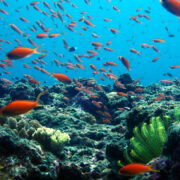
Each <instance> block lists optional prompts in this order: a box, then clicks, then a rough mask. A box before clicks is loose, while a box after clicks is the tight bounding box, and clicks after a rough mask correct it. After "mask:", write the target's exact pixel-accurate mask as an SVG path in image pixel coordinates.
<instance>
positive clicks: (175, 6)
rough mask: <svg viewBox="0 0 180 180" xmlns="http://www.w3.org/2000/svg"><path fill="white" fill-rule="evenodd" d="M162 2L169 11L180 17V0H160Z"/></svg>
mask: <svg viewBox="0 0 180 180" xmlns="http://www.w3.org/2000/svg"><path fill="white" fill-rule="evenodd" d="M160 3H161V4H162V5H163V7H164V8H166V10H167V11H169V12H171V13H172V14H174V15H176V16H179V17H180V1H179V0H160Z"/></svg>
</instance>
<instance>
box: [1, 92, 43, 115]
mask: <svg viewBox="0 0 180 180" xmlns="http://www.w3.org/2000/svg"><path fill="white" fill-rule="evenodd" d="M45 93H46V91H44V92H42V93H40V94H39V95H38V96H37V98H36V101H28V100H16V101H13V102H11V103H10V104H8V105H7V106H5V107H3V108H2V109H0V115H2V116H17V115H20V114H24V113H28V112H30V111H31V110H32V109H34V108H35V107H38V106H41V105H39V104H38V100H39V98H40V96H42V95H43V94H45Z"/></svg>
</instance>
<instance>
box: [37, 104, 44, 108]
mask: <svg viewBox="0 0 180 180" xmlns="http://www.w3.org/2000/svg"><path fill="white" fill-rule="evenodd" d="M42 106H44V105H42V104H36V107H42Z"/></svg>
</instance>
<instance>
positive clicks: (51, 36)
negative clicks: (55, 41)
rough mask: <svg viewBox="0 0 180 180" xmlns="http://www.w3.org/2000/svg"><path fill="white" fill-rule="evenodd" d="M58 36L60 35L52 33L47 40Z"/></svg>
mask: <svg viewBox="0 0 180 180" xmlns="http://www.w3.org/2000/svg"><path fill="white" fill-rule="evenodd" d="M59 35H60V34H59V33H54V34H50V35H49V36H48V37H49V38H54V37H57V36H59Z"/></svg>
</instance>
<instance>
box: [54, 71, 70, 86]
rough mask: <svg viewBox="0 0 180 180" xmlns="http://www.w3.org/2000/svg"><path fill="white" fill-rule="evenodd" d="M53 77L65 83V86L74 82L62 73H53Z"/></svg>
mask: <svg viewBox="0 0 180 180" xmlns="http://www.w3.org/2000/svg"><path fill="white" fill-rule="evenodd" d="M51 76H53V77H55V78H56V79H57V80H58V81H60V82H62V83H65V84H70V83H71V82H72V81H71V79H70V78H69V77H68V76H66V75H65V74H60V73H52V75H51Z"/></svg>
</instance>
